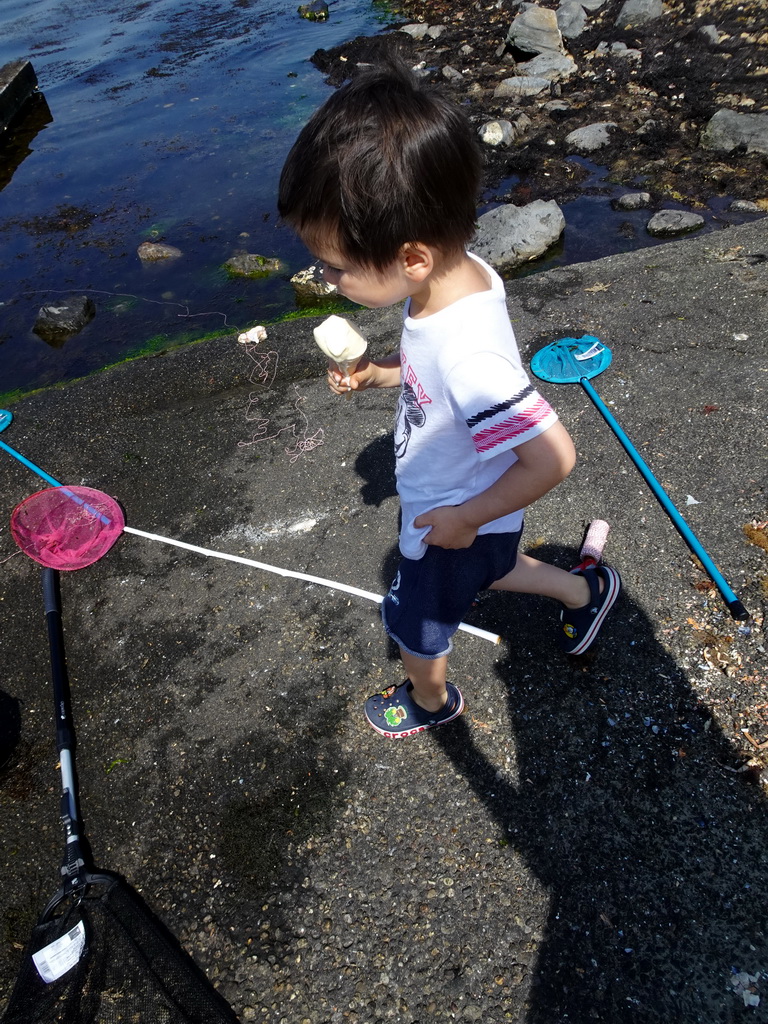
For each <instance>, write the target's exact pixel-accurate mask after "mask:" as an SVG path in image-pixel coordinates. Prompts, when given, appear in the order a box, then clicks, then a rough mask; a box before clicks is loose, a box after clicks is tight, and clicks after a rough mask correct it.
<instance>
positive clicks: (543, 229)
mask: <svg viewBox="0 0 768 1024" xmlns="http://www.w3.org/2000/svg"><path fill="white" fill-rule="evenodd" d="M564 230H565V217H564V216H563V213H562V210H561V209H560V207H559V206H558V205H557V203H556V202H555V201H554V200H550V201H549V202H544V201H543V200H541V199H537V200H536V201H535V202H533V203H528V205H527V206H513V205H511V204H507V205H505V206H499V207H497V208H496V209H495V210H489V211H488V213H484V214H483V215H482V217H480V219H479V221H478V224H477V235H476V236H475V240H474V242H473V243H472V251H473V252H474V253H475V254H476V255H478V256H480V258H481V259H484V260H485V261H486V262H487V263H490V264H491V266H493V267H495V268H496V269H497V270H501V271H505V270H513V269H514V268H515V267H518V266H520V265H521V264H522V263H527V262H528V261H529V260H533V259H536V257H537V256H541V255H542V253H545V252H546V251H547V249H549V247H550V246H551V245H553V244H554V243H555V242H556V241H557V240H558V238H559V237H560V235H562V233H563V231H564Z"/></svg>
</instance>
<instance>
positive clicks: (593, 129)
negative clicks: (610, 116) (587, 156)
mask: <svg viewBox="0 0 768 1024" xmlns="http://www.w3.org/2000/svg"><path fill="white" fill-rule="evenodd" d="M618 127H619V126H618V125H617V124H615V123H614V122H613V121H598V122H596V123H595V124H588V125H585V126H584V127H583V128H577V129H576V130H575V131H572V132H569V134H568V135H566V137H565V147H566V149H567V151H568V152H569V153H594V151H595V150H597V149H602V148H603V146H607V145H608V144H609V143H610V141H611V134H612V133H613V132H615V131H616V129H617V128H618Z"/></svg>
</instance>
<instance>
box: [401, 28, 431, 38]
mask: <svg viewBox="0 0 768 1024" xmlns="http://www.w3.org/2000/svg"><path fill="white" fill-rule="evenodd" d="M428 30H429V25H425V24H413V25H401V26H400V31H401V32H405V33H406V34H407V35H409V36H410V37H411V39H423V38H424V37H425V36H426V34H427V31H428Z"/></svg>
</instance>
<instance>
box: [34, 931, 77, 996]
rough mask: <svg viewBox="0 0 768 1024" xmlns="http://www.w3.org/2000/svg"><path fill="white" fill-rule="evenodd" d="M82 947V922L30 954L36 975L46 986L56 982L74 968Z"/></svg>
mask: <svg viewBox="0 0 768 1024" xmlns="http://www.w3.org/2000/svg"><path fill="white" fill-rule="evenodd" d="M84 946H85V926H84V924H83V922H82V921H78V922H77V924H76V925H75V927H74V928H70V930H69V931H68V932H67V933H66V935H62V936H61V938H60V939H55V940H54V941H53V942H51V943H49V944H48V945H47V946H43V948H42V949H39V950H38V951H37V953H33V954H32V959H33V960H34V961H35V967H36V968H37V973H38V974H39V975H40V977H41V978H42V979H43V981H44V982H46V983H47V984H50V983H51V982H52V981H56V979H57V978H60V977H61V976H62V975H63V974H66V973H67V971H69V970H71V969H72V968H73V967H74V966H75V964H76V963H77V962H78V960H79V959H80V957H81V956H82V955H83V947H84Z"/></svg>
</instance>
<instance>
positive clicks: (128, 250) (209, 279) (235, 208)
mask: <svg viewBox="0 0 768 1024" xmlns="http://www.w3.org/2000/svg"><path fill="white" fill-rule="evenodd" d="M297 6H298V0H266V2H264V0H262V2H258V0H205V2H204V3H200V2H199V0H143V2H138V3H135V2H131V3H126V2H125V0H79V2H78V3H77V4H74V3H69V2H62V0H27V2H26V3H25V4H24V5H23V6H22V5H20V4H19V3H18V0H0V65H1V64H4V63H6V62H7V61H10V60H16V59H20V58H28V59H29V60H31V62H32V64H33V67H34V68H35V71H36V73H37V77H38V80H39V84H40V88H41V90H42V92H43V94H44V96H45V100H46V102H47V104H48V108H49V109H50V115H51V116H52V120H50V121H49V123H47V124H45V125H44V127H42V128H41V130H40V131H39V132H38V134H37V135H35V136H34V138H33V139H31V140H30V142H29V149H30V150H31V151H30V152H29V153H28V155H27V156H26V157H25V158H24V159H23V160H21V162H19V163H18V165H16V161H17V160H18V158H19V154H18V153H17V152H13V153H11V154H9V152H8V150H7V148H6V150H3V151H2V152H0V167H1V166H2V163H3V160H5V167H4V174H3V170H0V182H2V180H5V179H7V178H8V176H9V174H11V172H12V177H11V180H10V182H9V183H8V184H6V186H5V188H4V189H3V191H2V192H0V253H1V255H0V274H1V275H2V279H1V283H0V302H2V306H0V393H4V392H8V391H11V390H13V389H16V388H30V387H39V386H42V385H47V384H52V383H55V382H58V381H62V380H67V379H72V378H74V377H78V376H81V375H83V374H85V373H88V372H89V371H92V370H94V369H96V368H98V367H101V366H104V365H108V364H110V363H113V362H115V361H118V360H120V359H122V358H125V357H126V356H128V355H130V354H131V353H133V352H135V351H137V350H140V349H142V348H143V347H144V346H145V343H146V341H147V339H150V338H152V337H153V336H165V337H167V339H168V340H170V341H178V340H180V339H182V338H184V337H189V338H190V339H192V338H195V337H199V336H201V335H203V334H206V333H209V332H211V331H214V330H216V329H217V328H224V327H230V328H231V329H237V328H239V327H242V326H250V325H251V324H253V323H254V322H257V321H258V322H261V321H264V320H269V319H270V318H274V317H275V316H278V315H279V314H281V313H283V312H285V311H286V310H287V309H290V308H293V307H294V293H293V289H292V287H291V286H290V284H289V283H288V277H289V276H290V273H291V272H294V271H295V270H297V269H300V268H301V267H302V266H305V265H306V263H307V256H306V253H305V252H304V250H303V249H302V247H301V246H300V244H299V243H298V242H296V241H295V239H294V238H293V237H292V235H291V233H290V232H289V231H288V230H287V229H286V228H282V227H280V226H279V225H278V223H277V217H276V210H275V193H276V187H277V179H278V176H279V172H280V167H281V166H282V162H283V160H284V158H285V155H286V153H287V151H288V149H289V148H290V146H291V144H292V142H293V140H294V138H295V136H296V133H297V131H298V130H299V128H300V126H301V125H302V124H303V123H304V121H305V120H306V119H307V117H308V116H309V114H310V113H311V112H312V110H314V109H315V107H316V106H317V105H318V104H319V103H320V102H322V100H323V98H324V97H325V96H326V95H327V94H328V92H329V87H328V86H326V85H325V84H324V82H323V78H322V75H321V74H320V73H319V72H318V71H317V70H316V69H315V68H314V67H313V66H312V65H311V64H310V63H309V60H308V58H309V57H310V56H311V54H312V53H313V52H314V51H315V50H316V49H318V48H319V47H325V48H328V47H332V46H336V45H338V44H340V43H342V42H344V41H345V40H348V39H351V38H353V37H355V36H356V35H361V34H373V33H375V32H377V31H379V30H380V29H381V27H382V23H381V22H380V21H379V20H378V17H377V14H376V11H375V9H374V8H373V6H372V5H371V3H370V2H369V0H339V2H338V3H336V4H335V5H334V6H333V7H332V8H331V11H332V13H331V17H330V19H329V20H328V21H327V22H309V21H306V20H304V19H302V18H300V17H299V16H298V14H297V12H296V8H297ZM40 120H42V121H44V120H45V117H42V118H40ZM23 148H24V147H22V151H23ZM147 239H151V240H154V239H158V240H162V241H165V242H167V243H169V244H171V245H174V246H176V247H178V248H179V249H181V250H182V252H183V254H184V255H183V256H182V257H181V258H180V259H178V260H176V261H166V262H164V263H162V264H152V265H143V264H142V263H141V261H140V260H139V258H138V257H137V255H136V249H137V247H138V245H139V244H140V243H141V242H142V241H145V240H147ZM238 251H249V252H257V253H260V254H262V255H268V256H273V255H277V256H280V258H281V259H283V260H284V261H285V262H286V264H287V267H288V272H286V273H285V274H283V275H280V276H278V277H276V278H272V279H267V280H261V281H253V280H242V279H230V278H229V276H228V275H227V274H226V272H225V271H223V270H222V269H221V267H222V264H223V263H224V261H225V260H227V259H228V258H229V257H230V256H232V255H234V254H235V253H236V252H238ZM68 293H75V294H88V295H90V296H91V297H92V299H93V300H94V302H95V304H96V307H97V316H96V318H95V320H93V321H92V322H91V323H90V324H89V325H88V326H87V327H86V328H85V329H84V330H83V331H81V332H80V333H79V334H77V335H75V336H73V337H71V338H69V339H68V340H67V341H66V343H65V344H64V345H63V346H61V347H59V348H54V347H52V346H50V345H47V344H46V343H45V342H44V341H42V340H41V339H39V338H38V337H37V336H36V335H35V334H34V333H33V331H32V327H33V326H34V322H35V318H36V314H37V311H38V309H39V308H40V306H41V305H42V304H43V303H44V302H46V301H49V300H51V299H55V298H57V297H58V296H60V295H65V294H68Z"/></svg>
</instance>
